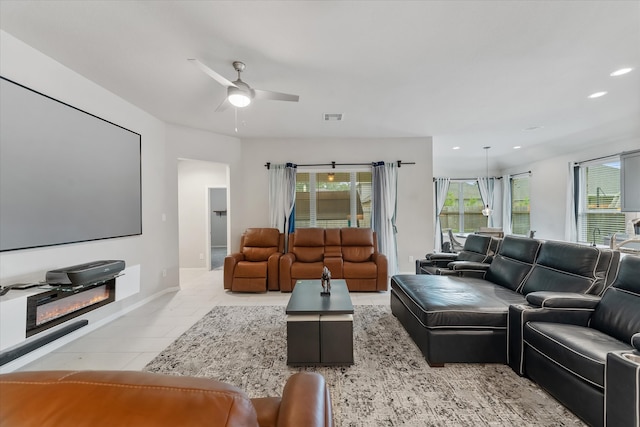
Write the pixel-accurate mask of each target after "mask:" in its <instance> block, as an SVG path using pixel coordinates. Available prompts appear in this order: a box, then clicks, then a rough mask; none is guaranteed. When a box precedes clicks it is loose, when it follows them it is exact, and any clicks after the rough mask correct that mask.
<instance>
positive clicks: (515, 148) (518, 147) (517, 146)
mask: <svg viewBox="0 0 640 427" xmlns="http://www.w3.org/2000/svg"><path fill="white" fill-rule="evenodd" d="M521 148H522V147H521V146H519V145H516V146H515V147H513V149H514V150H519V149H521Z"/></svg>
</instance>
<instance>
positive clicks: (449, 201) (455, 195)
mask: <svg viewBox="0 0 640 427" xmlns="http://www.w3.org/2000/svg"><path fill="white" fill-rule="evenodd" d="M482 208H484V206H483V204H482V197H480V190H479V189H478V184H477V182H476V181H451V182H450V183H449V191H448V192H447V198H446V200H445V202H444V207H443V208H442V212H440V224H441V227H442V230H446V229H448V228H450V229H451V230H452V231H453V232H457V233H472V232H474V231H476V230H478V229H480V227H486V226H487V217H486V216H483V215H482Z"/></svg>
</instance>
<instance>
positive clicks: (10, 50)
mask: <svg viewBox="0 0 640 427" xmlns="http://www.w3.org/2000/svg"><path fill="white" fill-rule="evenodd" d="M0 74H2V76H4V77H6V78H8V79H11V80H14V81H16V82H18V83H20V84H23V85H25V86H27V87H29V88H32V89H34V90H37V91H39V92H42V93H44V94H46V95H48V96H51V97H53V98H56V99H58V100H60V101H63V102H66V103H68V104H70V105H72V106H74V107H77V108H80V109H82V110H85V111H87V112H89V113H91V114H95V115H96V116H98V117H101V118H103V119H105V120H108V121H111V122H113V123H116V124H118V125H120V126H123V127H125V128H127V129H131V130H132V131H134V132H137V133H139V134H141V135H142V215H143V218H142V230H143V234H142V235H141V236H134V237H126V238H118V239H109V240H102V241H95V242H87V243H78V244H70V245H62V246H54V247H49V248H41V249H27V250H19V251H11V252H4V253H2V254H0V282H1V283H2V284H3V285H5V284H11V283H15V282H19V281H40V280H44V276H45V272H46V271H48V270H51V269H53V268H59V267H65V266H70V265H75V264H80V263H84V262H89V261H93V260H97V259H122V260H125V262H126V264H127V265H129V266H132V265H140V282H141V290H140V293H139V294H137V295H136V296H134V297H131V298H128V299H126V300H124V301H121V302H118V303H114V304H110V305H109V306H106V307H104V308H103V309H101V310H98V311H100V312H101V313H102V314H101V315H102V316H103V317H105V316H106V315H108V314H111V313H113V312H115V311H117V310H119V309H121V308H122V307H123V306H126V305H132V304H133V303H135V302H137V301H140V300H142V299H144V298H147V297H149V296H151V295H154V294H157V293H158V292H161V291H164V290H166V289H167V288H170V287H173V286H177V284H178V268H177V265H178V263H177V259H178V252H177V239H175V237H174V236H173V234H174V233H172V232H171V230H172V228H175V224H177V217H176V216H175V215H170V214H169V215H168V216H167V220H166V221H163V219H162V218H163V214H165V213H168V212H169V209H168V206H169V205H168V204H167V198H166V196H165V179H166V170H165V125H164V123H163V122H161V121H160V120H157V119H156V118H154V117H152V116H151V115H149V114H148V113H146V112H144V111H142V110H140V109H139V108H137V107H135V106H133V105H131V104H129V103H128V102H126V101H124V100H123V99H121V98H119V97H117V96H115V95H114V94H113V93H111V92H109V91H107V90H105V89H103V88H102V87H100V86H98V85H97V84H95V83H93V82H91V81H89V80H87V79H85V78H84V77H82V76H81V75H79V74H77V73H76V72H74V71H72V70H70V69H68V68H66V67H65V66H63V65H62V64H60V63H58V62H56V61H54V60H53V59H52V58H49V57H47V56H45V55H43V54H42V53H40V52H38V51H37V50H35V49H33V48H31V47H30V46H28V45H26V44H24V43H22V42H21V41H19V40H18V39H16V38H14V37H13V36H11V35H10V34H8V33H6V32H0ZM114 167H117V165H114ZM25 173H27V171H25ZM163 271H166V277H163V274H162V273H163Z"/></svg>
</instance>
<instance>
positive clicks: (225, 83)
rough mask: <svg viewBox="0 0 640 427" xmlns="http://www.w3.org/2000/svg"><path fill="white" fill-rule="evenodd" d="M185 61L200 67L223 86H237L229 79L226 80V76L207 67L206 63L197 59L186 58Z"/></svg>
mask: <svg viewBox="0 0 640 427" xmlns="http://www.w3.org/2000/svg"><path fill="white" fill-rule="evenodd" d="M187 61H189V62H191V63H192V64H194V65H195V66H197V67H198V68H200V69H201V70H202V71H203V72H204V73H205V74H206V75H208V76H209V77H211V78H212V79H213V80H215V81H217V82H218V83H220V84H221V85H222V86H225V87H229V86H233V87H237V86H236V85H235V84H234V83H233V82H231V81H230V80H227V79H226V78H224V77H222V76H221V75H220V74H218V73H216V72H215V71H213V70H212V69H211V68H209V67H207V66H206V65H204V64H203V63H202V62H200V61H198V60H197V59H188V60H187Z"/></svg>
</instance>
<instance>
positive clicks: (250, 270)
mask: <svg viewBox="0 0 640 427" xmlns="http://www.w3.org/2000/svg"><path fill="white" fill-rule="evenodd" d="M234 275H235V277H262V278H264V279H265V280H266V278H267V261H257V262H247V261H240V262H239V263H238V264H236V269H235V272H234Z"/></svg>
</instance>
